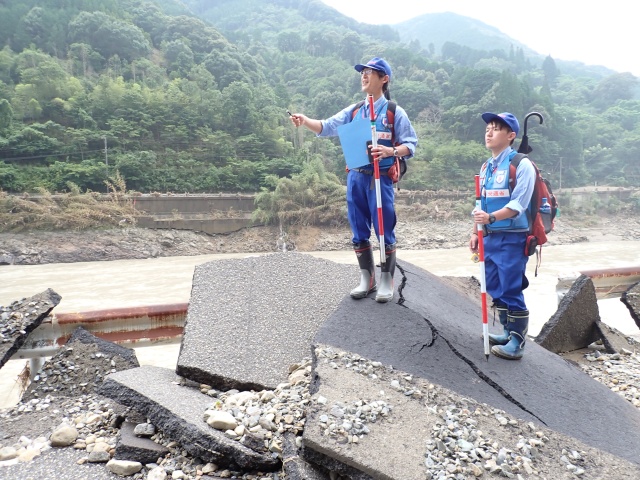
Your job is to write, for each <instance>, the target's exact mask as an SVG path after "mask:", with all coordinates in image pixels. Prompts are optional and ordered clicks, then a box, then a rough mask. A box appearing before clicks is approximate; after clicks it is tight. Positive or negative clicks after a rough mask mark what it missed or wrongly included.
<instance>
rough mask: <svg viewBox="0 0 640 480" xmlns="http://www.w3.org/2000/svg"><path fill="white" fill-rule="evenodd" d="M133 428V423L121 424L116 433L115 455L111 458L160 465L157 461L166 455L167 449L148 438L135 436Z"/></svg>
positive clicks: (134, 426) (134, 425)
mask: <svg viewBox="0 0 640 480" xmlns="http://www.w3.org/2000/svg"><path fill="white" fill-rule="evenodd" d="M135 428H136V424H135V423H133V422H126V421H125V422H124V423H123V424H122V426H121V427H120V432H119V433H118V441H117V443H116V453H115V455H114V456H113V458H116V459H119V460H130V461H135V462H140V463H142V464H147V463H160V462H159V461H158V459H161V458H162V457H164V456H165V455H166V454H168V453H169V449H168V448H167V447H165V446H164V445H160V444H159V443H156V442H154V441H153V440H151V439H149V438H145V437H140V436H138V435H136V434H135Z"/></svg>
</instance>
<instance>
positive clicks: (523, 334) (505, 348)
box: [491, 310, 529, 360]
mask: <svg viewBox="0 0 640 480" xmlns="http://www.w3.org/2000/svg"><path fill="white" fill-rule="evenodd" d="M507 329H508V330H509V333H510V334H511V337H510V338H509V342H508V343H507V344H506V345H494V346H493V347H491V353H493V354H494V355H495V356H496V357H500V358H505V359H507V360H520V359H521V358H522V355H523V354H524V345H525V343H527V331H528V329H529V310H517V311H513V310H509V312H508V313H507Z"/></svg>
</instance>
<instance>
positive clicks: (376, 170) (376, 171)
mask: <svg viewBox="0 0 640 480" xmlns="http://www.w3.org/2000/svg"><path fill="white" fill-rule="evenodd" d="M368 100H369V118H370V119H371V148H372V149H373V148H376V147H377V146H378V132H377V130H376V112H375V110H374V109H373V95H368ZM373 176H374V180H375V183H376V205H377V207H378V235H379V240H378V241H379V242H380V264H381V265H384V263H385V260H386V254H385V251H386V248H385V244H384V221H383V219H382V195H381V193H380V159H379V157H378V156H374V157H373Z"/></svg>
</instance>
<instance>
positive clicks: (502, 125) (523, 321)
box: [469, 112, 535, 360]
mask: <svg viewBox="0 0 640 480" xmlns="http://www.w3.org/2000/svg"><path fill="white" fill-rule="evenodd" d="M482 119H483V120H484V121H485V123H486V124H487V128H486V131H485V145H486V147H487V148H488V149H489V150H490V151H491V158H489V159H488V160H487V161H486V162H485V163H484V164H483V165H482V168H481V170H480V185H481V207H482V209H481V210H474V213H473V219H474V222H475V223H476V224H481V225H483V226H484V228H485V232H487V235H486V237H485V238H484V266H485V280H486V289H487V293H488V294H489V295H491V298H492V299H493V304H494V306H495V307H496V308H497V310H498V316H499V319H500V323H501V324H502V327H503V333H502V334H501V335H489V343H491V344H492V345H493V347H492V348H491V353H493V354H494V355H496V356H498V357H501V358H506V359H509V360H518V359H520V358H522V355H523V353H524V346H525V343H526V335H527V329H528V326H529V310H528V309H527V305H526V304H525V300H524V294H523V290H524V289H525V288H526V287H527V286H528V281H527V277H526V276H525V272H526V267H527V260H528V258H529V257H528V256H527V255H526V253H525V244H526V240H527V235H528V231H529V219H528V216H527V207H528V206H529V203H530V202H531V196H532V194H533V186H534V181H535V170H534V168H533V165H532V164H531V161H530V160H529V159H528V158H523V159H522V160H521V161H520V164H519V165H518V167H517V170H516V184H515V186H513V185H511V186H510V185H509V177H510V176H509V167H510V162H511V159H512V158H513V157H514V155H515V154H516V153H517V152H516V151H515V150H514V149H513V148H511V145H513V141H514V140H515V138H516V136H517V135H518V132H519V131H520V125H519V123H518V119H517V118H516V117H515V116H513V115H512V114H511V113H507V112H505V113H500V114H495V113H483V114H482ZM476 231H477V229H476V228H475V225H474V231H473V233H472V235H471V239H470V240H469V248H470V249H471V251H472V252H477V251H478V235H477V233H476Z"/></svg>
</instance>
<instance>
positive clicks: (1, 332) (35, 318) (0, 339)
mask: <svg viewBox="0 0 640 480" xmlns="http://www.w3.org/2000/svg"><path fill="white" fill-rule="evenodd" d="M61 299H62V297H61V296H60V295H58V294H57V293H56V292H54V291H53V290H51V289H50V288H49V289H47V290H45V291H44V292H42V293H39V294H37V295H34V296H33V297H30V298H24V299H22V300H19V301H15V302H13V303H12V304H11V305H8V306H4V307H0V368H2V367H3V366H4V364H5V363H7V362H8V361H9V360H10V359H11V357H12V356H13V354H15V353H16V352H17V351H18V350H19V349H20V347H21V346H22V345H23V344H24V342H25V341H26V339H27V337H28V336H29V334H30V333H31V332H32V331H33V330H35V329H36V328H37V327H38V326H39V325H40V324H41V323H42V321H43V320H44V319H45V318H47V316H48V315H49V313H51V310H53V309H54V307H55V306H56V305H58V304H59V303H60V300H61Z"/></svg>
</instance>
